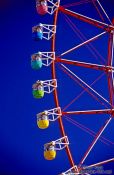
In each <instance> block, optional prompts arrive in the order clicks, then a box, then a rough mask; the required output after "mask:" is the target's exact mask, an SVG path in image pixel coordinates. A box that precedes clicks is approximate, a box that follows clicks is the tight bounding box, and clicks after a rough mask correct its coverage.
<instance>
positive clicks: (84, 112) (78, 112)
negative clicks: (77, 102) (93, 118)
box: [62, 109, 114, 115]
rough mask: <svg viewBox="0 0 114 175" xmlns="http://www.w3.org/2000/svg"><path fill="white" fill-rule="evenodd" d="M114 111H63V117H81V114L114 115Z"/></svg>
mask: <svg viewBox="0 0 114 175" xmlns="http://www.w3.org/2000/svg"><path fill="white" fill-rule="evenodd" d="M113 113H114V109H101V110H86V111H68V112H67V111H65V112H64V111H63V112H62V115H66V114H67V115H80V114H86V115H87V114H113Z"/></svg>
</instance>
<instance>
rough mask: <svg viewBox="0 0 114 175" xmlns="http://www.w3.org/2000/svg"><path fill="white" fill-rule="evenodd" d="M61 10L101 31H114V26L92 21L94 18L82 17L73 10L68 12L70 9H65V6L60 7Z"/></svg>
mask: <svg viewBox="0 0 114 175" xmlns="http://www.w3.org/2000/svg"><path fill="white" fill-rule="evenodd" d="M59 10H60V11H61V12H63V13H65V14H67V15H70V16H72V17H75V18H77V19H79V20H81V21H83V22H87V23H89V24H92V25H94V26H96V27H98V28H100V29H104V30H105V31H107V32H110V31H111V30H114V26H112V25H108V24H106V23H103V22H100V21H97V20H95V19H92V18H89V17H87V16H84V15H81V14H79V13H76V12H73V11H71V10H68V9H65V8H64V7H63V6H60V7H59Z"/></svg>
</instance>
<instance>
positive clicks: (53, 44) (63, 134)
mask: <svg viewBox="0 0 114 175" xmlns="http://www.w3.org/2000/svg"><path fill="white" fill-rule="evenodd" d="M57 17H58V10H57V11H56V12H55V15H54V25H56V24H57ZM54 51H55V35H53V37H52V52H54ZM52 79H56V73H55V62H54V61H53V63H52ZM54 99H55V104H56V107H59V100H58V93H57V89H55V90H54ZM58 121H59V126H60V130H61V134H62V136H63V137H64V136H65V130H64V126H63V122H62V118H61V117H60V118H59V119H58ZM66 152H67V155H68V158H69V161H70V164H71V167H73V166H74V165H75V164H74V161H73V158H72V154H71V152H70V149H69V146H67V147H66Z"/></svg>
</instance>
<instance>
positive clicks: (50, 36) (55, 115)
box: [31, 0, 114, 175]
mask: <svg viewBox="0 0 114 175" xmlns="http://www.w3.org/2000/svg"><path fill="white" fill-rule="evenodd" d="M81 2H82V3H83V0H81ZM81 2H80V3H81ZM85 2H86V1H85ZM92 2H93V3H94V5H95V7H97V6H99V8H100V10H101V11H102V13H104V15H105V17H106V18H107V20H108V21H109V23H106V22H105V21H104V22H101V21H99V20H96V19H93V18H90V17H87V16H85V15H82V14H80V13H77V12H75V11H72V10H69V9H68V7H70V6H74V5H75V4H77V3H79V2H74V3H72V4H71V3H69V4H67V5H65V6H61V2H60V0H36V10H37V13H38V15H45V14H49V15H52V16H53V17H54V21H53V24H44V23H43V22H42V23H39V24H38V25H36V26H34V27H32V37H33V39H34V40H35V41H40V42H41V40H43V39H45V40H47V41H48V40H51V42H52V47H51V50H50V51H47V52H41V51H38V52H37V53H34V54H32V56H31V67H32V68H33V69H35V70H39V71H40V69H41V68H42V66H47V67H48V66H50V69H51V71H52V77H50V78H49V80H37V81H36V82H35V83H34V84H33V86H32V88H33V90H32V93H33V97H34V98H36V99H40V98H43V97H44V95H45V93H47V94H50V93H53V95H54V100H55V107H54V108H52V109H48V110H45V109H44V111H41V112H40V113H38V114H37V125H38V127H39V128H40V129H46V128H48V127H49V125H50V124H51V122H57V121H58V122H59V125H60V130H61V138H57V139H56V140H54V141H49V142H48V143H46V144H44V157H45V159H46V160H53V159H55V158H56V154H57V152H59V151H61V150H63V149H65V150H66V153H67V155H68V159H69V162H70V166H71V168H70V169H69V170H65V171H64V172H63V173H61V175H76V174H86V175H87V174H91V173H86V170H88V169H90V168H92V167H95V166H99V165H103V164H106V163H109V162H112V161H114V158H111V159H108V160H104V161H102V162H98V163H95V164H91V165H88V166H83V165H84V163H85V160H86V159H87V157H88V155H89V154H90V152H91V151H92V149H93V147H94V146H95V144H96V143H97V141H98V140H99V139H100V137H101V135H102V133H103V132H104V130H105V129H106V128H107V126H108V125H109V123H110V122H111V121H112V120H113V117H114V60H113V52H114V20H112V21H111V20H110V18H109V16H108V15H107V13H106V11H105V9H104V8H103V6H102V4H101V3H100V1H99V0H96V1H94V0H93V1H92ZM96 4H97V5H96ZM97 11H98V12H99V15H100V17H101V19H102V15H101V14H100V11H99V9H98V8H97ZM59 12H61V13H63V14H64V15H65V16H66V20H67V22H68V23H69V24H70V25H71V26H72V27H73V25H72V21H71V20H69V18H68V17H67V16H70V17H73V18H74V19H75V18H76V19H77V20H80V21H82V22H85V23H88V24H90V25H92V26H95V27H97V28H99V29H102V30H103V31H102V32H101V33H99V34H97V35H95V36H94V37H92V38H90V39H87V40H84V41H83V42H82V43H80V44H78V45H75V46H74V47H72V48H70V49H68V50H66V51H64V52H63V53H61V54H60V55H59V56H57V55H56V52H55V48H56V45H55V41H56V33H57V25H59V24H58V15H59ZM105 34H108V43H107V47H108V58H107V62H106V64H93V63H88V62H82V61H77V60H75V59H74V60H68V59H64V58H62V57H63V56H66V55H67V54H69V53H71V52H73V51H75V50H76V49H79V48H80V47H82V46H85V45H87V44H89V43H91V42H92V41H94V40H96V39H99V38H100V37H101V36H103V35H105ZM57 63H59V64H60V66H61V69H62V70H63V71H64V73H66V74H67V75H68V76H69V77H73V78H75V79H76V80H77V81H78V83H79V85H80V86H81V87H82V88H83V89H84V91H88V93H89V94H90V95H93V94H94V97H95V99H96V100H97V101H100V102H101V104H102V105H104V103H106V104H107V105H108V107H106V105H104V106H105V108H104V109H99V110H97V109H94V110H80V111H77V110H75V111H64V110H63V109H62V108H61V106H60V105H59V98H58V90H57V89H58V86H59V84H58V81H57V80H58V77H57V75H56V69H55V67H56V64H57ZM67 65H72V66H78V67H82V68H88V69H93V70H96V71H103V72H104V73H105V74H106V76H107V82H108V83H107V87H108V93H109V100H107V99H106V98H105V97H104V96H103V95H101V94H100V93H99V92H98V91H97V90H96V89H94V88H93V87H92V85H89V84H88V83H86V82H85V81H84V80H83V79H81V78H80V77H79V76H78V75H77V74H75V73H74V72H73V71H72V70H70V68H69V67H68V66H67ZM71 104H72V102H71ZM82 114H85V115H91V114H94V115H98V114H107V115H108V116H109V117H108V119H107V120H106V121H105V123H104V125H103V126H102V127H101V128H100V130H99V132H98V133H97V134H96V135H95V138H94V140H93V141H92V143H91V144H90V146H89V148H88V149H87V151H86V153H85V154H84V156H83V157H82V159H81V161H80V162H79V164H78V165H77V164H76V163H75V162H74V159H73V155H72V154H71V150H70V147H69V143H70V142H69V136H68V135H66V131H65V128H64V125H63V121H62V117H63V116H65V115H82ZM80 117H81V116H80ZM72 122H73V121H72ZM58 154H59V153H58Z"/></svg>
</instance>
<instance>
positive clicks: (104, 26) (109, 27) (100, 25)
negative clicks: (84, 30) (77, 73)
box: [52, 6, 114, 170]
mask: <svg viewBox="0 0 114 175" xmlns="http://www.w3.org/2000/svg"><path fill="white" fill-rule="evenodd" d="M58 11H61V12H63V13H65V14H68V15H70V16H73V17H76V18H77V19H79V20H81V21H84V22H87V23H89V24H92V25H94V26H96V27H98V28H101V29H104V30H105V31H107V32H109V33H110V37H109V43H108V66H107V67H105V66H102V67H100V68H99V66H95V65H90V64H84V63H81V62H75V63H74V62H72V61H68V60H63V59H61V58H56V60H55V61H53V63H52V78H53V79H56V72H55V64H56V62H64V63H67V64H73V65H77V66H83V67H87V68H93V69H97V70H103V71H106V72H107V74H108V87H109V93H110V103H111V106H112V109H113V97H114V89H112V88H113V86H112V84H111V83H112V79H111V76H109V75H110V71H111V70H112V69H111V49H112V34H111V30H114V26H113V25H108V24H105V23H102V22H100V21H97V20H94V19H91V18H88V17H86V16H83V15H80V14H78V13H75V12H72V11H70V10H67V9H65V8H64V7H62V6H60V7H59V9H58V10H57V11H56V12H55V15H54V25H56V24H57V18H58ZM54 51H55V35H54V36H53V38H52V52H54ZM54 100H55V104H56V107H59V100H58V93H57V89H55V90H54ZM112 109H106V110H104V111H103V110H100V111H99V110H96V111H76V112H62V114H63V115H65V114H69V113H70V114H103V113H106V114H111V115H114V112H113V110H112ZM58 121H59V125H60V130H61V134H62V136H65V130H64V126H63V122H62V117H60V118H59V119H58ZM110 121H111V118H109V119H108V120H107V121H106V122H105V124H104V125H103V126H102V128H101V129H100V131H99V132H98V134H97V135H96V137H95V139H94V140H93V142H92V143H91V145H90V147H89V148H88V150H87V151H86V153H85V155H84V157H83V158H82V160H81V162H80V165H82V163H83V162H84V160H85V159H86V157H87V155H88V154H89V152H90V151H91V149H92V148H93V146H94V144H95V143H96V141H97V140H98V138H99V137H100V135H101V134H102V132H103V131H104V129H105V128H106V127H107V125H108V124H109V122H110ZM66 152H67V155H68V158H69V161H70V164H71V166H72V167H73V166H74V165H75V164H74V161H73V158H72V154H71V152H70V149H69V146H67V147H66ZM107 162H109V161H104V162H101V163H99V165H101V164H104V163H107ZM79 169H80V166H79ZM80 170H81V169H80Z"/></svg>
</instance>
